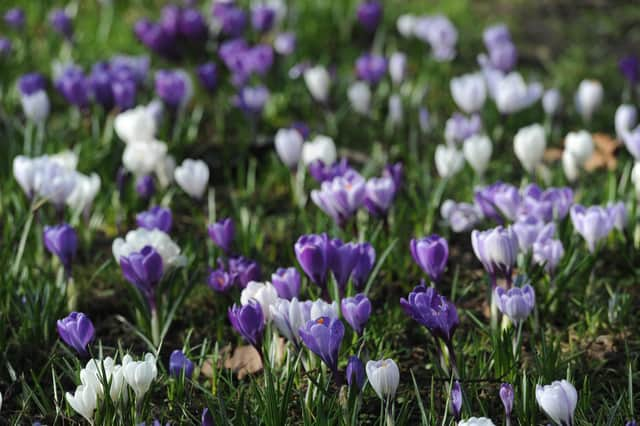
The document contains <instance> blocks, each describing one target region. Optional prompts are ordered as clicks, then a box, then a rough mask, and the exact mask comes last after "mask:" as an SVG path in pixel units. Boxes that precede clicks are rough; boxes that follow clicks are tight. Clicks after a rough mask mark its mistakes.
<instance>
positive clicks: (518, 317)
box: [495, 284, 536, 324]
mask: <svg viewBox="0 0 640 426" xmlns="http://www.w3.org/2000/svg"><path fill="white" fill-rule="evenodd" d="M495 295H496V302H497V305H498V309H500V312H502V313H503V314H504V315H506V316H507V317H509V319H510V320H511V321H513V323H514V324H520V323H522V322H523V321H524V320H526V319H527V317H528V316H529V314H530V313H531V311H532V310H533V307H534V306H535V304H536V293H535V291H534V290H533V287H531V286H530V285H529V284H527V285H525V286H524V287H513V288H512V289H509V290H505V289H504V288H502V287H496V289H495Z"/></svg>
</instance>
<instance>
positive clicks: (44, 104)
mask: <svg viewBox="0 0 640 426" xmlns="http://www.w3.org/2000/svg"><path fill="white" fill-rule="evenodd" d="M20 102H21V103H22V111H24V115H25V116H26V117H27V118H28V119H29V120H31V121H33V122H35V123H43V122H44V121H45V120H46V119H47V117H48V116H49V111H50V109H51V105H50V103H49V96H48V95H47V92H45V91H44V90H38V91H37V92H34V93H32V94H30V95H22V97H21V98H20Z"/></svg>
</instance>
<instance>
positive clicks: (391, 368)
mask: <svg viewBox="0 0 640 426" xmlns="http://www.w3.org/2000/svg"><path fill="white" fill-rule="evenodd" d="M366 370H367V378H368V379H369V383H370V384H371V387H372V388H373V390H374V391H375V392H376V394H377V395H378V397H379V398H380V399H382V400H385V399H387V398H389V399H393V398H394V397H395V396H396V390H397V389H398V385H399V384H400V370H399V369H398V365H397V364H396V363H395V361H394V360H392V359H382V360H379V361H368V362H367V368H366Z"/></svg>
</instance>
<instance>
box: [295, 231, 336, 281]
mask: <svg viewBox="0 0 640 426" xmlns="http://www.w3.org/2000/svg"><path fill="white" fill-rule="evenodd" d="M329 250H330V247H329V237H327V234H321V235H316V234H308V235H302V236H301V237H300V238H298V241H296V243H295V245H294V251H295V254H296V259H298V263H299V264H300V267H301V268H302V270H303V271H304V272H305V273H306V274H307V276H308V277H309V279H310V280H311V281H312V282H313V283H314V284H316V285H318V286H320V288H325V287H326V285H327V271H328V262H329V260H328V259H329Z"/></svg>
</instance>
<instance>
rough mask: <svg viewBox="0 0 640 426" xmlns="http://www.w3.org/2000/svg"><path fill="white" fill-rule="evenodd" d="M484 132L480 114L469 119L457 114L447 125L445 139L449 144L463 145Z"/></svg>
mask: <svg viewBox="0 0 640 426" xmlns="http://www.w3.org/2000/svg"><path fill="white" fill-rule="evenodd" d="M481 130H482V120H481V119H480V116H479V115H478V114H473V115H471V116H469V117H466V116H465V115H463V114H461V113H459V112H455V113H453V115H452V116H451V118H449V119H448V120H447V122H446V123H445V130H444V137H445V140H446V141H447V143H448V144H453V143H456V144H461V143H463V142H464V141H465V140H467V139H468V138H470V137H471V136H474V135H477V134H479V133H480V131H481Z"/></svg>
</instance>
